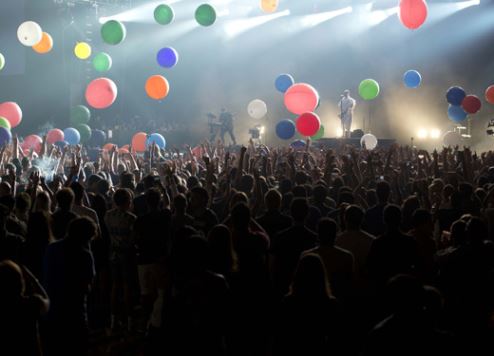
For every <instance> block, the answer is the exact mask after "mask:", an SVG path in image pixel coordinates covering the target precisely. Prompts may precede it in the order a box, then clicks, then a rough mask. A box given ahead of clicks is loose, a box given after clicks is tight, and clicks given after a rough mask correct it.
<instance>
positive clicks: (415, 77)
mask: <svg viewBox="0 0 494 356" xmlns="http://www.w3.org/2000/svg"><path fill="white" fill-rule="evenodd" d="M403 82H404V83H405V85H406V86H407V88H418V87H419V86H420V83H421V82H422V76H421V75H420V73H419V72H417V71H416V70H413V69H411V70H407V71H406V72H405V74H404V75H403Z"/></svg>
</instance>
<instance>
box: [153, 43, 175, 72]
mask: <svg viewBox="0 0 494 356" xmlns="http://www.w3.org/2000/svg"><path fill="white" fill-rule="evenodd" d="M156 60H157V61H158V64H159V65H160V66H162V67H165V68H172V67H174V66H175V65H176V64H177V62H178V53H177V51H175V49H173V48H171V47H165V48H162V49H160V50H159V52H158V55H157V56H156Z"/></svg>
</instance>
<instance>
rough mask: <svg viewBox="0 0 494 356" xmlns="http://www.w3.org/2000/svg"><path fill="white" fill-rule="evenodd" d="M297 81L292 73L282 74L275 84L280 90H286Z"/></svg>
mask: <svg viewBox="0 0 494 356" xmlns="http://www.w3.org/2000/svg"><path fill="white" fill-rule="evenodd" d="M294 83H295V81H294V79H293V77H292V76H291V75H290V74H280V75H279V76H278V77H277V78H276V80H275V82H274V86H275V87H276V90H278V91H279V92H282V93H284V92H286V91H287V90H288V88H290V87H291V86H292V85H293V84H294Z"/></svg>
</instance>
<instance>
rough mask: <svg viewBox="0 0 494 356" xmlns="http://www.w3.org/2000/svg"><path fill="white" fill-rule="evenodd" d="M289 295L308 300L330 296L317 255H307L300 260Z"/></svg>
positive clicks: (323, 269)
mask: <svg viewBox="0 0 494 356" xmlns="http://www.w3.org/2000/svg"><path fill="white" fill-rule="evenodd" d="M291 294H292V295H293V296H296V297H302V298H309V299H315V298H321V297H329V296H330V295H331V292H330V289H329V285H328V280H327V276H326V270H325V268H324V264H323V262H322V261H321V258H320V257H319V256H318V255H315V254H307V255H305V256H303V257H302V258H301V259H300V261H299V262H298V266H297V270H296V271H295V276H294V277H293V283H292V286H291Z"/></svg>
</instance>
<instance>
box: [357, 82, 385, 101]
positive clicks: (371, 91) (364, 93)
mask: <svg viewBox="0 0 494 356" xmlns="http://www.w3.org/2000/svg"><path fill="white" fill-rule="evenodd" d="M379 91H380V89H379V83H378V82H376V81H375V80H374V79H364V80H362V81H361V82H360V85H359V86H358V93H359V94H360V96H361V97H362V99H364V100H373V99H375V98H377V96H378V95H379Z"/></svg>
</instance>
